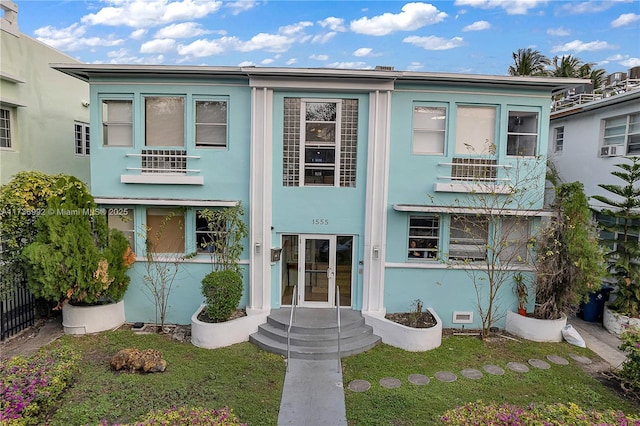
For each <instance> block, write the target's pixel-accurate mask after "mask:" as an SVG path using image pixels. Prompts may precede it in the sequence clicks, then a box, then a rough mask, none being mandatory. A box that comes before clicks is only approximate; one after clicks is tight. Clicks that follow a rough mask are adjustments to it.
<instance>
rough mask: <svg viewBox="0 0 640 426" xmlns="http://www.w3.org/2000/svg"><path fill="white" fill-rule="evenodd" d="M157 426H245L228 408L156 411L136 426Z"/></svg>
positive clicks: (183, 408)
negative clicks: (159, 425)
mask: <svg viewBox="0 0 640 426" xmlns="http://www.w3.org/2000/svg"><path fill="white" fill-rule="evenodd" d="M156 424H162V425H164V424H167V425H193V426H243V424H242V423H240V420H238V418H237V417H236V415H235V414H233V412H232V411H231V410H229V409H228V408H223V409H221V410H211V409H206V408H189V407H180V408H172V409H170V410H167V411H155V412H153V413H151V414H149V416H148V417H147V418H146V419H144V420H143V421H142V422H139V423H136V426H147V425H156Z"/></svg>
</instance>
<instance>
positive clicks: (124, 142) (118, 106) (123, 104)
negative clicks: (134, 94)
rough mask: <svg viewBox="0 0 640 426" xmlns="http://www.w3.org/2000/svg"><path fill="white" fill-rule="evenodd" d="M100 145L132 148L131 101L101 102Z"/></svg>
mask: <svg viewBox="0 0 640 426" xmlns="http://www.w3.org/2000/svg"><path fill="white" fill-rule="evenodd" d="M102 144H103V145H104V146H133V102H132V101H131V100H111V99H109V100H107V99H105V100H103V101H102Z"/></svg>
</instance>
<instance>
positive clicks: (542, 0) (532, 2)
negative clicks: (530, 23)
mask: <svg viewBox="0 0 640 426" xmlns="http://www.w3.org/2000/svg"><path fill="white" fill-rule="evenodd" d="M546 3H547V0H518V1H516V0H456V1H455V3H454V5H456V6H471V7H478V8H480V9H494V8H496V7H501V8H502V9H504V11H505V12H507V14H508V15H526V14H527V13H528V12H529V9H534V8H536V7H538V6H540V5H545V4H546Z"/></svg>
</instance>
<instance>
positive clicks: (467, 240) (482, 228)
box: [449, 216, 489, 261]
mask: <svg viewBox="0 0 640 426" xmlns="http://www.w3.org/2000/svg"><path fill="white" fill-rule="evenodd" d="M488 235H489V222H488V221H487V218H486V217H482V216H453V217H452V218H451V229H450V235H449V259H450V260H463V261H480V260H485V259H486V258H487V244H488V242H487V238H488Z"/></svg>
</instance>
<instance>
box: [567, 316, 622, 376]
mask: <svg viewBox="0 0 640 426" xmlns="http://www.w3.org/2000/svg"><path fill="white" fill-rule="evenodd" d="M567 323H569V324H571V325H573V327H574V328H575V329H576V330H577V331H578V333H580V336H582V338H583V339H584V342H585V343H586V344H587V348H589V349H591V350H592V351H593V352H595V353H596V354H598V356H599V357H600V358H602V359H604V360H605V361H607V362H608V363H609V365H610V366H611V368H613V369H617V368H619V367H620V366H621V365H622V363H623V362H624V361H625V360H626V359H627V357H626V355H625V354H624V352H622V351H621V350H620V349H618V348H619V347H620V344H621V343H622V341H621V340H620V339H619V338H618V336H616V335H615V334H612V333H609V331H607V329H605V328H604V327H603V326H602V323H599V322H588V321H584V320H582V319H580V318H575V317H574V318H569V321H567Z"/></svg>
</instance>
